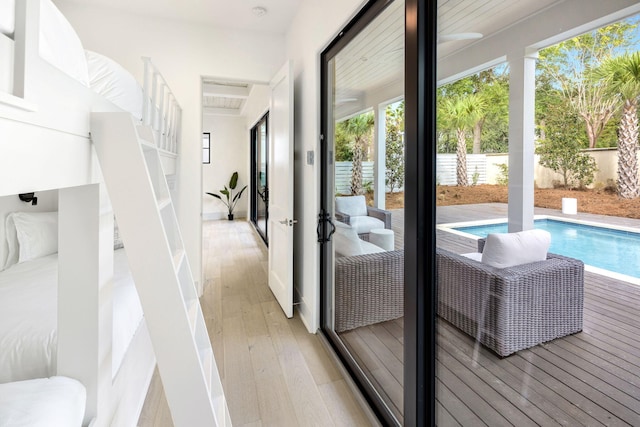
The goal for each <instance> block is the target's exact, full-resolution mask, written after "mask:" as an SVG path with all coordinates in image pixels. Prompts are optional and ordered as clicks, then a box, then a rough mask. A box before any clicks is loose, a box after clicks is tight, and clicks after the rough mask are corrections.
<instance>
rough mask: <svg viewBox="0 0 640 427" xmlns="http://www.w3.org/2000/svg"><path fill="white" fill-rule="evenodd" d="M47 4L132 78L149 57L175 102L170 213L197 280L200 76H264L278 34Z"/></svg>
mask: <svg viewBox="0 0 640 427" xmlns="http://www.w3.org/2000/svg"><path fill="white" fill-rule="evenodd" d="M55 3H56V5H58V7H59V8H60V10H61V11H62V12H63V13H64V15H65V16H66V17H67V18H68V19H69V21H70V22H71V24H72V25H73V27H74V28H75V29H76V31H77V32H78V34H79V36H80V39H81V40H82V42H83V43H84V45H85V48H87V49H91V50H94V51H97V52H100V53H102V54H104V55H106V56H109V57H111V58H113V59H115V60H116V61H118V62H119V63H120V64H122V65H123V66H124V67H125V68H126V69H127V70H129V71H130V72H132V73H133V74H134V76H136V77H137V78H138V79H140V78H141V75H142V65H141V61H140V57H141V56H149V57H151V59H152V61H153V62H154V63H155V64H156V65H157V66H158V67H159V69H160V70H161V72H162V74H163V75H164V77H165V79H166V80H167V82H168V83H169V85H170V86H171V88H172V90H173V91H174V93H175V95H176V97H177V99H178V102H179V103H180V105H181V106H182V108H183V122H182V126H183V127H182V129H183V132H182V147H181V157H180V164H179V173H180V174H181V175H180V180H179V181H178V183H177V185H178V193H177V194H178V200H177V201H176V202H177V214H178V219H179V222H180V225H181V228H182V236H183V238H184V241H185V247H186V250H187V254H188V256H189V260H190V264H191V268H192V269H193V272H194V277H195V278H196V280H197V279H198V278H201V277H202V276H201V271H202V268H201V264H202V261H201V259H202V222H201V217H200V214H201V211H202V194H203V191H202V161H201V159H202V154H201V148H200V147H201V141H202V137H201V131H202V112H201V84H200V79H201V76H203V75H206V76H217V77H223V78H224V77H228V78H230V79H236V80H237V79H246V80H248V81H269V78H270V77H271V76H272V75H273V74H275V73H276V72H277V71H278V69H279V67H280V66H281V64H283V63H284V60H285V49H284V47H285V45H284V37H282V36H276V35H267V34H259V33H251V32H246V31H244V32H239V31H233V30H228V29H224V30H223V29H216V28H212V27H210V26H206V25H201V24H192V23H183V22H178V21H173V20H165V19H158V18H151V17H147V16H135V15H127V14H123V13H120V12H116V11H111V10H108V9H102V8H98V7H89V6H81V5H78V4H76V3H73V4H71V3H66V2H65V1H64V0H60V1H55Z"/></svg>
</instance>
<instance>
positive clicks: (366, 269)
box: [334, 251, 404, 332]
mask: <svg viewBox="0 0 640 427" xmlns="http://www.w3.org/2000/svg"><path fill="white" fill-rule="evenodd" d="M403 315H404V251H389V252H381V253H375V254H368V255H356V256H345V257H338V258H336V261H335V324H334V329H335V331H336V332H345V331H348V330H351V329H355V328H358V327H360V326H367V325H371V324H374V323H379V322H384V321H386V320H393V319H397V318H398V317H402V316H403Z"/></svg>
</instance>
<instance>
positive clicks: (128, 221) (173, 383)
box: [91, 113, 231, 427]
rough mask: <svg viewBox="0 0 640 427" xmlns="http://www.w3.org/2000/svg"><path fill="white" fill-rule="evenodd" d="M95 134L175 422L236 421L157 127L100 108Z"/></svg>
mask: <svg viewBox="0 0 640 427" xmlns="http://www.w3.org/2000/svg"><path fill="white" fill-rule="evenodd" d="M91 137H92V140H93V143H94V146H95V149H96V152H97V155H98V159H99V162H100V167H101V169H102V174H103V176H104V180H105V183H106V185H107V191H108V192H109V198H110V199H111V203H112V205H113V211H114V213H115V215H116V219H117V221H118V227H119V230H120V234H121V236H122V239H123V242H124V245H125V249H126V251H127V256H128V258H129V265H130V268H131V272H132V275H133V279H134V281H135V284H136V288H137V289H138V294H139V296H140V301H141V303H142V308H143V310H144V315H145V318H146V321H147V327H148V329H149V334H150V336H151V341H152V343H153V347H154V351H155V353H156V359H157V361H158V369H159V371H160V376H161V378H162V384H163V386H164V390H165V394H166V396H167V401H168V403H169V408H170V409H171V416H172V418H173V421H174V423H175V425H176V426H177V427H193V426H207V427H209V426H220V427H222V426H231V419H230V417H229V411H228V409H227V403H226V400H225V397H224V393H223V390H222V383H221V381H220V376H219V373H218V370H217V367H216V363H215V359H214V357H213V351H212V349H211V342H210V340H209V335H208V332H207V327H206V325H205V321H204V316H203V314H202V309H201V307H200V303H199V300H198V295H197V293H196V289H195V286H194V282H193V277H192V274H191V269H190V267H189V262H188V260H187V257H186V255H185V250H184V245H183V242H182V237H181V235H180V230H179V227H178V222H177V219H176V214H175V211H174V207H173V203H172V201H171V197H170V194H169V188H168V186H167V181H166V179H165V175H164V171H163V169H162V163H161V161H160V155H159V153H158V147H157V146H156V144H155V143H154V140H153V139H154V137H153V132H152V130H151V129H150V128H149V127H148V126H144V125H140V124H138V123H136V122H134V119H133V117H132V116H131V114H128V113H92V114H91Z"/></svg>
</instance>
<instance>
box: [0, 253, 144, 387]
mask: <svg viewBox="0 0 640 427" xmlns="http://www.w3.org/2000/svg"><path fill="white" fill-rule="evenodd" d="M114 266H115V267H114V275H115V277H114V278H115V282H114V286H113V307H114V309H113V311H114V314H113V359H112V361H113V372H114V373H115V372H116V371H117V369H118V367H119V365H120V362H121V361H122V359H123V357H124V354H125V352H126V349H127V347H128V345H129V342H130V341H131V338H133V336H134V335H135V332H136V330H137V328H138V326H139V324H140V321H141V320H142V308H141V306H140V300H139V299H138V294H137V292H136V290H135V287H134V285H133V281H132V279H131V277H130V274H129V273H128V266H127V263H126V254H125V252H124V249H120V250H117V251H115V254H114ZM57 276H58V264H57V254H54V255H49V256H46V257H43V258H38V259H35V260H32V261H28V262H25V263H21V264H16V265H14V266H12V267H10V268H8V269H6V270H4V271H3V272H2V273H0V349H1V351H0V383H5V382H9V381H20V380H24V379H31V378H45V377H50V376H52V375H55V374H56V343H57V341H56V326H57V292H58V288H57V283H58V279H57Z"/></svg>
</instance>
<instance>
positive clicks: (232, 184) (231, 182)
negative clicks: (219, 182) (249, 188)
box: [229, 172, 238, 190]
mask: <svg viewBox="0 0 640 427" xmlns="http://www.w3.org/2000/svg"><path fill="white" fill-rule="evenodd" d="M236 185H238V172H234V173H233V174H232V175H231V179H230V180H229V188H231V189H232V190H235V188H236Z"/></svg>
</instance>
